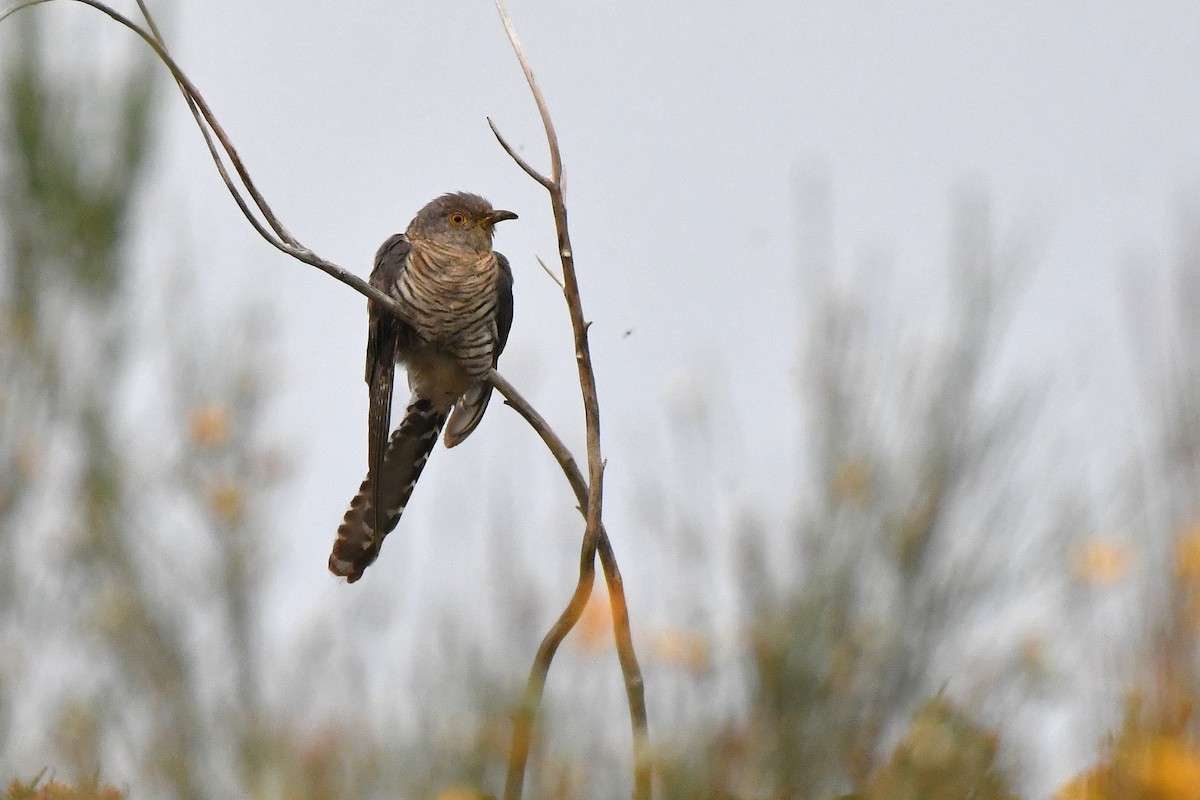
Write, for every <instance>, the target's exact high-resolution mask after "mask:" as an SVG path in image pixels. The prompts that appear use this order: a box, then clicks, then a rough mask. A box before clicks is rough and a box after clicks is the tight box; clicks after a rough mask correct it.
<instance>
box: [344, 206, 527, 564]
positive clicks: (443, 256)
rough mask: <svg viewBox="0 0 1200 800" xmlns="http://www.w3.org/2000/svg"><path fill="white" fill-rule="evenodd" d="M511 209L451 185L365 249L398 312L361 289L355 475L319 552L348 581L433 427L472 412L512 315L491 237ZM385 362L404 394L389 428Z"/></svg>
mask: <svg viewBox="0 0 1200 800" xmlns="http://www.w3.org/2000/svg"><path fill="white" fill-rule="evenodd" d="M516 218H517V215H516V214H514V213H513V212H511V211H504V210H500V209H494V208H492V205H491V203H489V202H488V201H487V200H485V199H483V198H482V197H480V196H479V195H475V194H470V193H467V192H452V193H449V194H445V195H442V196H441V197H438V198H436V199H434V200H431V201H430V202H429V203H427V204H426V205H425V206H424V207H423V208H422V209H421V210H420V211H418V212H417V215H416V216H415V217H413V220H412V222H410V223H409V224H408V227H407V228H406V229H405V231H404V233H398V234H394V235H392V236H391V237H389V238H388V239H387V241H385V242H384V243H383V244H382V245H381V246H380V248H379V250H378V252H376V254H375V265H374V268H373V269H372V270H371V277H370V283H371V285H372V286H374V287H375V288H377V289H379V290H381V291H383V292H384V293H385V294H387V295H388V296H389V297H392V298H393V299H395V301H396V302H397V303H398V304H399V306H400V308H401V309H402V310H403V311H404V315H405V319H403V320H401V319H400V318H399V317H398V316H397V315H395V314H392V313H390V312H389V311H387V310H386V309H384V308H382V307H381V306H380V304H379V303H377V302H375V301H368V304H367V313H368V332H367V368H366V382H367V387H368V389H367V391H368V397H369V404H368V405H369V409H368V413H367V460H368V466H367V477H366V478H365V479H364V480H363V482H362V485H361V486H360V487H359V490H358V493H357V494H356V495H355V496H354V498H353V499H352V500H351V501H350V507H349V509H348V510H347V511H346V514H345V516H344V518H343V519H342V523H341V525H339V526H338V530H337V539H336V540H335V541H334V544H333V551H332V552H331V553H330V555H329V571H330V572H332V573H333V574H334V575H337V576H339V577H344V578H346V580H347V582H349V583H354V582H355V581H357V580H358V579H359V578H361V577H362V574H363V571H364V570H365V569H366V568H367V567H369V566H370V565H371V564H373V563H374V562H375V559H376V558H378V556H379V549H380V546H381V545H382V544H383V539H384V537H385V536H387V535H388V534H389V533H391V532H392V531H393V530H394V529H395V528H396V525H397V523H398V522H399V521H400V516H401V515H402V514H403V513H404V507H405V506H406V505H407V503H408V499H409V497H410V496H411V495H412V491H413V487H414V486H415V485H416V483H417V479H418V478H419V477H420V476H421V471H422V470H423V469H424V468H425V463H426V461H427V460H428V459H429V455H430V453H431V452H432V451H433V447H434V445H435V444H436V443H437V438H438V434H439V433H441V431H442V429H443V427H444V428H445V437H444V441H445V444H446V447H454V446H455V445H458V444H460V443H461V442H462V441H463V440H464V439H466V438H467V437H468V436H469V435H470V434H471V432H472V431H474V430H475V428H476V427H477V426H478V425H479V422H480V420H481V419H483V413H484V411H486V410H487V406H488V400H489V399H490V398H491V395H492V386H491V384H490V383H489V382H488V380H487V376H488V373H489V372H490V371H491V370H492V369H494V368H495V367H496V364H497V361H498V359H499V357H500V353H501V352H502V351H503V350H504V345H505V344H506V343H507V342H508V334H509V330H510V329H511V328H512V319H513V294H512V285H513V276H512V268H511V267H510V266H509V263H508V259H506V258H505V257H504V256H503V255H501V254H500V253H498V252H496V251H495V250H493V249H492V238H493V236H494V235H495V226H496V224H497V223H499V222H502V221H504V220H510V219H516ZM396 364H400V365H402V366H403V367H404V369H405V372H406V373H407V377H408V386H409V390H410V392H411V396H410V398H409V401H408V405H407V407H406V408H405V411H404V417H403V419H402V420H401V422H400V425H399V426H398V427H397V428H396V430H395V432H393V433H391V436H390V437H389V435H388V432H389V430H390V429H391V413H392V391H393V382H394V376H395V369H396ZM447 420H448V424H447Z"/></svg>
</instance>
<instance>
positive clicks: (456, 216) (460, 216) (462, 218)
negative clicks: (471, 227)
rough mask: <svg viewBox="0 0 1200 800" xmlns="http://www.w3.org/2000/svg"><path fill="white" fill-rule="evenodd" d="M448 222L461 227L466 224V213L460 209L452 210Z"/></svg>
mask: <svg viewBox="0 0 1200 800" xmlns="http://www.w3.org/2000/svg"><path fill="white" fill-rule="evenodd" d="M449 219H450V224H451V225H453V226H454V227H456V228H462V227H464V226H465V225H466V224H467V215H466V214H464V213H463V212H461V211H454V212H452V213H451V214H450V217H449Z"/></svg>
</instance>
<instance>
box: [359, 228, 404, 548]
mask: <svg viewBox="0 0 1200 800" xmlns="http://www.w3.org/2000/svg"><path fill="white" fill-rule="evenodd" d="M411 249H412V245H410V244H409V242H408V239H406V238H405V237H404V234H402V233H397V234H395V235H393V236H392V237H390V238H389V239H388V240H387V241H386V242H384V243H383V245H381V246H380V248H379V250H378V251H377V252H376V253H375V268H374V269H372V270H371V279H370V283H371V285H372V286H374V287H375V288H376V289H379V290H380V291H382V292H384V293H386V294H389V295H390V294H392V292H394V291H395V286H396V283H397V281H399V280H400V276H401V275H402V274H403V273H404V269H405V267H406V265H407V264H408V254H409V251H410V250H411ZM367 316H368V331H367V369H366V381H367V394H368V404H369V405H368V411H367V459H368V461H367V470H368V475H377V474H378V473H379V470H380V468H381V466H382V464H383V454H384V451H385V450H386V448H387V440H388V434H389V433H390V432H391V427H392V384H393V382H394V380H395V376H396V350H397V349H398V347H399V346H400V343H401V340H406V339H408V338H410V337H411V336H412V331H411V328H409V326H408V325H407V324H406V323H404V322H401V321H400V320H398V319H396V317H395V316H393V315H392V314H389V313H388V312H387V311H385V310H384V309H382V308H380V307H379V306H378V305H377V304H376V303H374V302H371V301H368V303H367ZM374 486H375V497H374V498H373V500H374V502H373V503H372V506H373V507H374V508H375V509H376V513H378V509H379V502H378V501H379V496H378V493H379V483H378V481H376V482H375V483H374ZM375 523H376V524H375V526H374V530H380V527H379V521H378V520H376V521H375Z"/></svg>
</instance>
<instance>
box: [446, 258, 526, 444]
mask: <svg viewBox="0 0 1200 800" xmlns="http://www.w3.org/2000/svg"><path fill="white" fill-rule="evenodd" d="M496 261H497V262H498V263H499V265H500V277H499V280H497V281H496V346H495V348H494V349H493V350H492V366H493V367H495V366H496V364H497V363H498V362H499V360H500V354H501V353H502V352H504V346H505V345H506V344H507V343H508V333H509V331H510V330H512V321H513V293H512V287H513V274H512V267H511V266H509V263H508V259H507V258H505V257H504V256H503V255H501V254H500V253H496ZM491 399H492V385H491V384H490V383H487V382H486V381H478V382H476V383H475V384H474V385H473V386H471V388H470V389H468V390H467V392H466V394H464V395H463V397H462V399H461V400H459V401H458V402H457V403H456V404H455V405H454V411H453V413H451V415H450V422H449V424H448V425H447V426H446V436H445V442H446V447H454V446H455V445H457V444H460V443H462V441H463V440H464V439H466V438H467V437H468V436H470V435H471V432H472V431H474V430H475V429H476V428H477V427H479V423H480V421H481V420H482V419H483V412H485V411H487V407H488V401H489V400H491Z"/></svg>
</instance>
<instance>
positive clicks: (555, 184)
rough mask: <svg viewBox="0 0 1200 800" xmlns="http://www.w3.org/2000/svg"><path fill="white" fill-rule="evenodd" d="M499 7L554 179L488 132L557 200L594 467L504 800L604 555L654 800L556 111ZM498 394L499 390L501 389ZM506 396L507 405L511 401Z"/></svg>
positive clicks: (640, 796)
mask: <svg viewBox="0 0 1200 800" xmlns="http://www.w3.org/2000/svg"><path fill="white" fill-rule="evenodd" d="M495 3H496V10H497V11H498V12H499V13H500V19H501V21H502V22H503V24H504V30H505V32H506V33H507V34H508V39H509V42H510V43H511V44H512V48H513V51H514V52H515V53H516V55H517V60H518V61H519V62H520V63H521V70H522V71H523V72H524V73H525V80H526V82H527V83H528V84H529V89H530V91H531V92H532V93H533V98H534V102H535V103H536V104H537V108H538V114H539V115H540V116H541V118H542V126H543V128H544V129H545V132H546V143H547V146H548V147H549V150H550V174H549V175H548V176H546V175H542V174H540V173H539V172H538V171H537V170H536V169H534V168H533V167H532V166H530V165H529V164H528V162H526V161H525V160H524V159H523V158H521V157H520V156H518V155H517V154H516V152H515V151H514V150H513V148H512V147H511V146H510V145H509V144H508V142H507V141H506V140H505V139H504V137H503V136H501V135H500V132H499V131H498V130H497V129H496V126H495V125H494V124H493V123H492V121H491V120H490V119H489V120H488V124H489V125H490V126H491V128H492V133H493V134H495V136H496V139H497V141H499V143H500V146H501V147H503V148H504V151H505V152H506V153H508V154H509V156H510V157H511V158H512V159H513V161H515V162H516V164H517V166H519V167H520V168H521V169H522V170H524V171H525V172H526V174H528V175H529V176H530V177H532V178H533V179H534V180H535V181H537V182H538V183H540V184H541V185H542V186H543V187H545V189H546V191H547V192H548V193H549V195H550V205H551V208H552V210H553V212H554V227H555V231H556V233H557V235H558V255H559V260H560V261H561V262H562V276H563V280H562V284H561V285H562V289H563V296H564V298H565V300H566V303H567V309H568V311H569V312H570V317H571V329H572V331H573V332H574V338H575V363H576V366H577V368H578V371H579V387H580V391H581V393H582V395H583V409H584V419H585V422H586V425H587V463H588V480H587V484H586V502H585V501H584V499H583V498H580V510H581V511H583V513H584V514H585V517H586V519H587V523H586V527H585V529H584V535H583V546H582V549H583V552H582V554H581V556H580V569H579V580H578V582H577V583H576V587H575V592H574V594H573V595H572V597H571V601H570V602H569V603H568V604H567V607H566V609H565V610H564V611H563V613H562V614H561V615H560V616H559V619H558V620H557V621H556V622H555V624H554V626H553V627H552V628H551V629H550V631H549V633H547V634H546V637H545V639H543V640H542V646H541V647H539V649H538V653H537V656H536V658H535V659H534V663H533V667H532V668H531V670H530V676H529V681H528V683H527V684H526V691H525V698H524V701H523V702H522V705H521V709H520V711H519V713H518V715H517V719H516V723H515V725H514V731H513V747H512V751H511V752H510V756H509V759H510V760H509V770H508V781H507V783H506V785H505V789H504V797H505V800H519V798H520V796H521V790H522V784H523V782H524V773H525V760H526V757H527V755H528V750H529V740H530V737H531V735H532V723H533V718H534V716H535V715H536V713H537V706H538V704H539V703H540V701H541V696H542V689H543V687H544V685H545V676H546V674H547V673H548V672H549V669H550V661H551V660H552V659H553V658H554V652H555V650H556V649H557V647H558V643H559V642H561V641H562V637H564V636H566V634H567V633H568V632H569V631H570V629H571V627H573V626H574V624H575V622H576V621H577V620H578V618H579V613H581V612H582V604H584V603H586V602H587V598H588V595H589V594H590V593H591V588H592V583H593V579H594V571H595V566H594V565H595V557H596V556H595V554H596V552H597V549H598V550H599V552H600V560H601V563H602V565H603V567H604V574H605V579H606V583H607V586H608V592H609V604H610V605H611V607H612V610H613V636H614V639H615V640H616V647H617V653H618V658H619V660H620V663H621V671H622V674H623V675H624V677H625V691H626V699H627V700H628V703H629V717H630V724H631V726H632V728H633V756H634V790H633V796H634V798H635V800H649V798H650V794H651V770H650V759H649V755H648V749H649V739H648V733H647V722H646V703H645V694H644V686H643V683H642V676H641V670H640V668H639V666H638V662H637V656H636V655H635V653H634V649H633V636H632V633H631V631H630V628H629V611H628V606H627V604H626V601H625V591H624V584H623V582H622V580H621V573H620V571H619V569H618V568H617V561H616V556H615V554H614V553H613V550H612V544H611V542H609V539H608V534H607V532H606V531H605V530H604V526H603V523H602V521H601V520H602V505H603V488H604V458H603V456H602V454H601V451H600V401H599V397H598V394H597V390H596V375H595V371H594V370H593V368H592V356H591V349H590V347H589V346H588V337H587V332H588V325H589V323H588V322H587V321H586V320H585V318H584V315H583V303H582V300H581V298H580V294H579V283H578V281H577V280H576V276H575V256H574V251H573V249H572V248H571V237H570V232H569V230H568V227H567V206H566V201H565V199H564V196H563V183H562V156H561V151H560V148H559V143H558V136H557V134H556V133H555V132H554V123H553V122H552V121H551V118H550V111H549V109H548V108H547V106H546V100H545V98H544V97H543V96H542V91H541V88H540V87H539V86H538V83H537V80H536V79H535V78H534V76H533V69H532V68H531V67H530V65H529V60H528V59H527V58H526V56H525V50H524V48H522V46H521V42H520V40H519V39H518V37H517V32H516V29H515V28H514V27H513V24H512V20H511V19H510V18H509V16H508V12H507V11H506V10H505V8H504V2H503V0H495ZM497 377H498V376H497ZM497 388H500V387H499V386H498V385H497ZM501 392H503V389H501ZM505 396H506V397H508V395H507V394H506V395H505ZM509 399H510V404H513V405H514V407H516V405H515V403H513V401H512V398H509ZM526 419H527V420H528V421H529V422H530V424H531V425H533V426H534V427H535V429H538V430H539V433H542V438H543V440H544V441H546V442H547V445H548V446H550V441H549V440H548V439H547V435H546V433H544V432H543V430H542V429H541V428H538V425H536V424H535V423H534V421H533V420H532V419H531V418H530V417H526ZM547 428H548V426H547ZM555 438H557V437H555ZM550 449H551V451H552V452H555V448H554V447H553V446H550ZM559 463H560V465H561V466H562V468H563V471H564V472H565V473H566V474H567V479H568V480H569V481H571V485H572V487H573V488H574V489H575V491H576V497H577V498H579V495H580V494H581V493H582V492H581V490H582V489H583V488H585V487H582V486H580V485H579V482H578V480H577V477H580V476H577V477H576V478H573V477H572V474H571V468H572V467H574V462H573V460H572V461H571V462H570V463H569V464H568V463H567V462H565V461H564V460H563V459H560V460H559ZM575 472H576V473H578V469H577V468H575Z"/></svg>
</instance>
